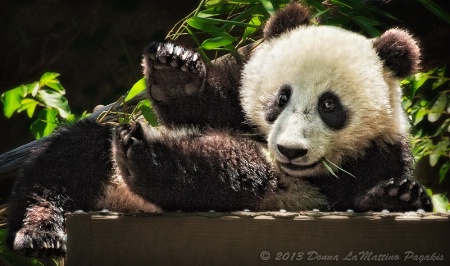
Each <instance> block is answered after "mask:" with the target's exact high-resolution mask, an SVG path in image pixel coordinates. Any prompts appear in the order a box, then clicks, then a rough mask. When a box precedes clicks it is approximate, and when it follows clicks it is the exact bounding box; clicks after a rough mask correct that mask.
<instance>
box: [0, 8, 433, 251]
mask: <svg viewBox="0 0 450 266" xmlns="http://www.w3.org/2000/svg"><path fill="white" fill-rule="evenodd" d="M291 17H292V18H298V19H291ZM308 21H309V17H308V13H307V11H306V10H305V9H304V8H303V7H301V6H300V5H298V4H290V5H289V6H288V7H287V8H286V9H285V10H283V11H281V12H278V13H277V14H276V15H275V16H274V17H273V18H272V19H271V20H270V21H269V22H268V24H267V26H266V28H265V38H266V39H267V40H272V39H277V38H281V37H280V36H283V34H285V32H289V31H296V30H297V29H299V27H304V24H306V23H307V22H308ZM405 36H406V37H405ZM405 36H402V38H403V39H402V40H403V42H401V41H400V44H402V43H404V44H405V45H403V46H402V45H398V44H399V42H398V40H397V38H398V34H396V33H394V34H393V36H391V37H389V38H388V39H386V38H385V39H383V38H380V39H379V40H378V44H377V45H379V46H380V47H381V48H380V49H378V48H377V47H376V46H375V48H376V49H378V50H379V51H380V57H381V58H382V60H385V59H386V60H387V61H386V62H385V67H386V68H388V69H389V71H391V72H392V75H393V76H396V75H397V76H405V75H407V74H410V73H411V72H412V71H414V70H415V69H414V68H415V64H416V62H414V61H417V60H418V59H417V58H413V57H414V55H411V54H412V53H414V52H415V51H414V49H417V47H416V46H415V43H414V44H410V42H411V41H412V39H411V41H410V39H408V38H410V37H409V35H407V34H406V35H405ZM405 46H406V48H405ZM409 46H410V47H409ZM411 47H412V48H411ZM256 49H258V47H257V48H256ZM411 51H412V52H411ZM295 53H296V51H292V56H295ZM396 55H399V56H396ZM250 58H252V57H251V56H250ZM389 58H391V59H392V58H393V59H392V60H394V61H395V60H403V61H405V62H404V63H401V62H396V63H395V62H391V61H392V60H391V59H389ZM246 60H247V57H246V56H243V58H240V59H235V58H233V57H226V58H224V59H222V60H219V61H216V62H214V63H212V64H207V63H204V62H203V61H202V59H201V58H200V56H199V55H198V53H196V52H195V51H193V50H191V49H187V48H184V47H180V46H177V45H174V44H171V43H152V44H150V45H149V46H148V47H147V48H146V49H145V50H144V56H143V67H144V74H145V77H146V79H147V86H148V90H147V91H148V96H149V98H150V99H151V101H152V104H153V108H154V109H155V111H156V113H157V114H158V116H159V119H160V122H161V127H159V128H152V127H150V126H148V125H147V124H145V123H139V122H138V123H133V124H131V125H121V126H112V125H100V124H97V123H95V122H92V121H80V122H78V123H77V124H75V125H74V126H70V127H64V128H62V129H60V130H58V131H57V132H56V133H54V134H53V135H52V136H50V137H48V138H47V139H46V140H45V141H44V142H43V145H42V146H41V147H39V148H37V149H36V150H34V151H33V154H32V156H31V157H30V159H29V161H28V162H27V164H26V165H25V167H24V169H23V171H22V172H21V174H20V175H19V176H18V178H17V182H16V184H15V187H14V189H13V193H12V197H11V200H10V205H9V233H8V239H7V243H8V245H9V246H10V247H11V248H12V249H14V250H15V251H17V252H20V253H23V254H26V255H33V256H38V255H42V254H46V255H63V254H65V241H66V240H65V237H66V236H65V232H64V216H63V215H64V213H65V212H70V211H75V210H79V209H81V210H85V211H91V210H100V209H103V208H106V209H109V210H111V211H120V212H136V211H140V210H143V211H147V212H159V211H175V210H183V211H208V210H216V211H234V210H242V209H249V210H252V211H262V210H279V209H287V210H290V211H299V210H311V209H320V210H322V211H332V210H337V211H345V210H347V209H353V210H355V211H381V210H383V209H388V210H391V211H409V210H417V209H420V208H422V209H424V210H426V211H431V210H432V205H431V202H430V199H429V197H428V196H427V195H426V194H425V192H424V191H423V189H422V187H421V186H420V185H419V184H418V183H416V182H414V181H412V180H410V174H411V173H410V171H411V164H412V158H411V153H410V151H409V148H408V144H407V141H406V140H407V137H406V136H405V137H404V138H403V139H402V141H397V142H395V143H382V144H380V142H379V140H374V141H373V142H371V144H370V145H369V146H368V147H364V151H361V153H359V154H360V156H359V157H358V156H356V157H349V158H344V159H343V161H342V162H341V164H340V165H341V168H342V169H345V170H346V171H347V172H349V173H351V174H352V175H354V177H353V176H349V174H348V173H346V172H344V171H337V170H336V169H335V175H336V176H334V175H332V174H331V173H329V174H326V173H322V174H320V175H318V176H313V177H296V176H291V175H288V174H286V173H285V172H284V171H283V170H282V169H283V168H280V165H278V164H279V162H274V161H273V154H270V153H269V152H267V143H266V142H264V141H260V139H261V138H262V139H266V138H267V132H264V130H260V127H259V126H260V125H258V123H257V122H256V123H254V122H253V121H252V119H249V117H250V118H251V117H252V116H256V115H258V116H259V115H260V116H261V117H262V120H261V121H263V123H267V125H269V126H270V124H271V123H275V122H277V119H278V117H279V116H280V114H282V113H283V111H284V105H286V104H288V102H289V97H290V95H288V94H289V93H292V90H293V88H291V84H284V85H283V84H280V85H281V86H280V90H279V92H277V93H276V94H275V95H272V96H270V97H267V98H265V99H266V100H265V103H264V105H265V106H261V108H260V109H261V110H262V111H261V113H258V114H255V113H253V114H249V113H248V112H246V111H244V108H243V104H242V101H241V100H242V97H243V92H242V91H241V89H244V90H245V88H246V87H245V86H243V84H241V73H242V71H243V68H244V67H245V66H246V64H247V61H246ZM406 61H407V62H406ZM259 63H260V64H268V65H270V63H271V62H259ZM404 68H409V69H404ZM299 74H300V73H299ZM262 96H264V95H262ZM322 97H323V100H322V101H321V103H323V107H318V108H323V110H319V112H320V113H321V114H320V115H321V116H322V118H323V121H324V122H325V123H326V124H328V126H329V127H330V128H331V130H336V131H339V130H340V129H341V128H345V127H346V125H347V124H346V123H348V120H349V119H351V115H352V114H351V113H348V112H347V110H346V109H345V108H346V107H344V106H343V105H342V106H341V108H342V110H341V112H340V113H339V114H338V116H335V117H333V115H330V113H327V112H328V111H329V110H328V108H330V104H332V105H331V106H334V104H337V103H340V102H339V97H338V96H336V95H333V92H329V93H328V94H325V93H324V94H323V95H322ZM262 98H264V97H262ZM330 99H331V100H330ZM256 100H257V99H256V98H255V99H254V101H256ZM247 101H248V99H247ZM244 106H246V105H245V104H244ZM356 148H358V147H356ZM278 149H279V150H281V151H282V153H284V154H285V155H288V154H290V155H288V157H289V156H291V157H299V156H301V155H302V153H303V151H301V150H300V151H299V150H298V149H297V150H295V151H292V149H291V148H290V147H284V148H283V147H282V145H279V146H278ZM283 149H284V150H283ZM316 166H317V165H313V166H308V167H316ZM287 167H291V168H295V167H297V168H298V167H300V166H298V165H293V164H287Z"/></svg>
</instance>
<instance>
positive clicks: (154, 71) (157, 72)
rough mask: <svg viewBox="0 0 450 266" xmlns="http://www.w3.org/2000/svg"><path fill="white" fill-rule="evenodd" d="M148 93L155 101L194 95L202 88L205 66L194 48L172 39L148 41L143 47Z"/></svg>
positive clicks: (166, 100) (167, 100) (168, 100)
mask: <svg viewBox="0 0 450 266" xmlns="http://www.w3.org/2000/svg"><path fill="white" fill-rule="evenodd" d="M143 66H144V74H145V78H146V80H147V84H148V89H149V95H150V97H151V98H152V99H153V100H154V101H157V102H170V100H171V99H173V98H178V99H180V98H183V97H184V96H189V95H194V94H195V93H197V92H199V91H201V89H202V88H203V83H204V78H205V77H206V66H205V63H204V62H203V60H202V58H201V56H200V55H199V54H198V53H197V52H196V51H194V50H191V49H188V48H185V47H182V46H178V45H175V44H172V43H151V44H150V45H149V46H147V48H145V50H144V60H143Z"/></svg>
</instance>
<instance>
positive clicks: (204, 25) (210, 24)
mask: <svg viewBox="0 0 450 266" xmlns="http://www.w3.org/2000/svg"><path fill="white" fill-rule="evenodd" d="M186 23H187V24H188V25H189V26H191V27H192V28H194V29H198V30H201V31H204V32H209V33H211V32H216V31H218V30H219V28H218V27H216V26H214V24H217V22H216V21H213V20H210V19H207V18H199V17H192V18H189V19H188V20H187V21H186Z"/></svg>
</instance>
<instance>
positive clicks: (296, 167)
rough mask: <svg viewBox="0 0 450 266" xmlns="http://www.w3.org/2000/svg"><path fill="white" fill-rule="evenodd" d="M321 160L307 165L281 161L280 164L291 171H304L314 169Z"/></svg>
mask: <svg viewBox="0 0 450 266" xmlns="http://www.w3.org/2000/svg"><path fill="white" fill-rule="evenodd" d="M320 162H321V161H320V160H319V161H317V162H315V163H312V164H307V165H299V164H293V163H281V162H279V164H280V166H281V167H282V168H285V169H288V170H290V171H304V170H309V169H313V168H314V167H316V166H317V165H319V164H320Z"/></svg>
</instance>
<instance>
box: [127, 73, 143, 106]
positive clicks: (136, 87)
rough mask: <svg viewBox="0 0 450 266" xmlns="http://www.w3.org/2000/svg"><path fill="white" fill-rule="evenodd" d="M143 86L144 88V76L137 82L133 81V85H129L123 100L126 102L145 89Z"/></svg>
mask: <svg viewBox="0 0 450 266" xmlns="http://www.w3.org/2000/svg"><path fill="white" fill-rule="evenodd" d="M145 88H146V83H145V78H141V79H140V80H138V82H136V83H134V85H133V87H131V89H130V91H129V92H128V94H127V97H125V100H124V101H125V102H128V101H129V100H131V99H133V98H134V97H135V96H136V95H138V94H139V93H141V92H143V91H145Z"/></svg>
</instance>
